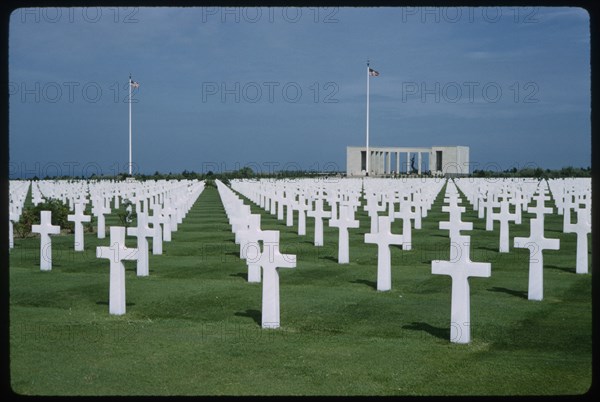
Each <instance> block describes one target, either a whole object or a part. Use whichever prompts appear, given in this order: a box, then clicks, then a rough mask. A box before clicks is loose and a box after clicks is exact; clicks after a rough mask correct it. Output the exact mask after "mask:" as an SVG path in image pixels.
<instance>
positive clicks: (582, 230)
mask: <svg viewBox="0 0 600 402" xmlns="http://www.w3.org/2000/svg"><path fill="white" fill-rule="evenodd" d="M589 218H590V217H589V213H588V211H586V210H585V209H577V223H570V222H569V223H567V224H566V225H565V230H564V232H565V233H577V260H576V261H577V263H576V265H575V272H577V273H578V274H587V273H588V239H587V235H588V233H591V232H592V224H591V223H590V219H589Z"/></svg>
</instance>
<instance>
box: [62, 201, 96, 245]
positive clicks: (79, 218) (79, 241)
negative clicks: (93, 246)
mask: <svg viewBox="0 0 600 402" xmlns="http://www.w3.org/2000/svg"><path fill="white" fill-rule="evenodd" d="M84 209H85V205H84V204H83V203H80V202H78V203H77V204H75V214H74V215H67V220H69V221H71V222H75V251H83V239H84V237H83V222H90V221H91V220H92V217H91V216H89V215H84V213H83V212H84Z"/></svg>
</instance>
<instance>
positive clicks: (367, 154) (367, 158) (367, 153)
mask: <svg viewBox="0 0 600 402" xmlns="http://www.w3.org/2000/svg"><path fill="white" fill-rule="evenodd" d="M369 156H370V155H369V60H367V151H366V155H365V157H366V160H367V174H366V175H367V176H368V175H369V159H371V158H369Z"/></svg>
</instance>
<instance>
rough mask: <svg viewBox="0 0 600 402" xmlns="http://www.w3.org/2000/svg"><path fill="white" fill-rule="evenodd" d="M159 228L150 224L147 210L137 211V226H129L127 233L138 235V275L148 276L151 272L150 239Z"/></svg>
mask: <svg viewBox="0 0 600 402" xmlns="http://www.w3.org/2000/svg"><path fill="white" fill-rule="evenodd" d="M157 230H158V228H156V227H154V228H151V227H149V226H148V216H147V215H146V212H141V211H140V212H138V213H137V227H131V228H127V235H129V236H135V237H137V250H138V256H137V270H136V272H137V276H148V275H149V274H150V269H149V266H148V265H149V264H148V259H149V257H148V253H149V251H148V239H147V237H153V236H154V234H155V232H156V231H157Z"/></svg>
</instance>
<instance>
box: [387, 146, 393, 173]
mask: <svg viewBox="0 0 600 402" xmlns="http://www.w3.org/2000/svg"><path fill="white" fill-rule="evenodd" d="M387 158H388V159H387V174H391V173H392V153H391V152H389V151H388V152H387Z"/></svg>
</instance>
